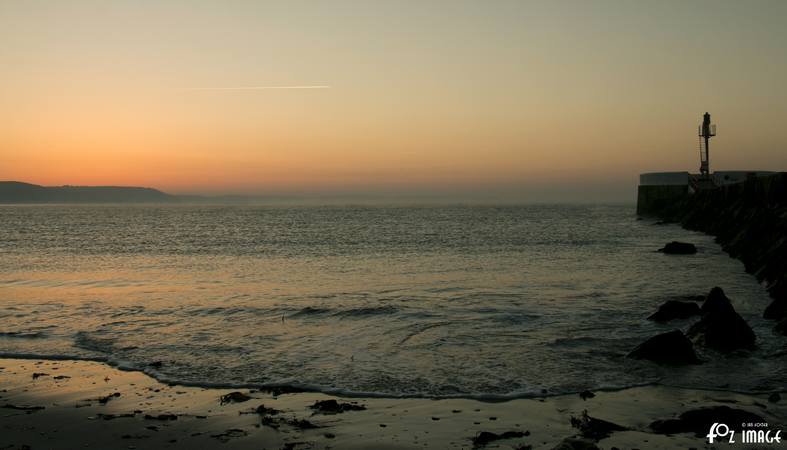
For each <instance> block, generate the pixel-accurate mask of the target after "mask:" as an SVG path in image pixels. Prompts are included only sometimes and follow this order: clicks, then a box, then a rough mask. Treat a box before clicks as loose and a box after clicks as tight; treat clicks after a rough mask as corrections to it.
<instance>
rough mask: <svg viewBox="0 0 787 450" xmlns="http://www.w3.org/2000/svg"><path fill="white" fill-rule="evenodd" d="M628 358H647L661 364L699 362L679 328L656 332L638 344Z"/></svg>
mask: <svg viewBox="0 0 787 450" xmlns="http://www.w3.org/2000/svg"><path fill="white" fill-rule="evenodd" d="M628 357H629V358H634V359H647V360H650V361H653V362H657V363H662V364H676V365H677V364H699V363H700V360H699V358H697V354H696V353H694V346H693V345H692V343H691V341H690V340H689V339H688V338H686V336H684V335H683V333H682V332H681V331H680V330H673V331H670V332H667V333H662V334H658V335H656V336H653V337H652V338H650V339H648V340H647V341H645V342H643V343H641V344H639V345H638V346H637V347H636V348H635V349H634V350H632V351H631V353H629V354H628Z"/></svg>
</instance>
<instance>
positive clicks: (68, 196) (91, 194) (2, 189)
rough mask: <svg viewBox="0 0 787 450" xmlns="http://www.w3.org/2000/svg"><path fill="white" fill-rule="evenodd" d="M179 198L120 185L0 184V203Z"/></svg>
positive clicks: (143, 201)
mask: <svg viewBox="0 0 787 450" xmlns="http://www.w3.org/2000/svg"><path fill="white" fill-rule="evenodd" d="M173 201H178V197H176V196H174V195H169V194H166V193H164V192H161V191H159V190H156V189H151V188H144V187H121V186H39V185H37V184H29V183H22V182H19V181H0V203H162V202H173Z"/></svg>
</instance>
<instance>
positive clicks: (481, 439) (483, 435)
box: [472, 431, 525, 448]
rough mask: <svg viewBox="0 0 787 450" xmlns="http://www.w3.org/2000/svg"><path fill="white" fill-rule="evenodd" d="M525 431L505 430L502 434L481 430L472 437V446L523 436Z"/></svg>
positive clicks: (477, 446) (478, 446)
mask: <svg viewBox="0 0 787 450" xmlns="http://www.w3.org/2000/svg"><path fill="white" fill-rule="evenodd" d="M524 436H525V433H524V432H522V431H506V432H505V433H502V434H497V433H492V432H491V431H482V432H480V433H478V434H477V435H476V436H475V437H474V438H473V439H472V441H473V448H480V447H483V446H485V445H486V444H488V443H490V442H493V441H497V440H500V439H514V438H521V437H524Z"/></svg>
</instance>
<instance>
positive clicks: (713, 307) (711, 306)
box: [700, 286, 735, 314]
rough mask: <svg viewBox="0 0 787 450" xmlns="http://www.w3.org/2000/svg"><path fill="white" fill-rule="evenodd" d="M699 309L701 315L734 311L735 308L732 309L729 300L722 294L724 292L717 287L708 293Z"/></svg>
mask: <svg viewBox="0 0 787 450" xmlns="http://www.w3.org/2000/svg"><path fill="white" fill-rule="evenodd" d="M700 309H701V310H702V314H707V313H709V312H723V311H730V310H733V311H734V310H735V308H733V307H732V302H731V301H730V299H729V298H727V296H726V295H725V294H724V290H722V288H720V287H718V286H716V287H714V288H713V289H711V290H710V292H708V295H706V296H705V299H704V300H703V302H702V307H701V308H700Z"/></svg>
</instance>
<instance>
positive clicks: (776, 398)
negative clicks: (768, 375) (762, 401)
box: [768, 392, 782, 403]
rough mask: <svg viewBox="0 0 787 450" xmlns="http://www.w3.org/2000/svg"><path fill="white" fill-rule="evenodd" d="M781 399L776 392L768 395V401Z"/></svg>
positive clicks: (775, 401)
mask: <svg viewBox="0 0 787 450" xmlns="http://www.w3.org/2000/svg"><path fill="white" fill-rule="evenodd" d="M781 399H782V396H781V395H779V393H778V392H774V393H773V394H771V395H769V396H768V401H769V402H771V403H779V401H781Z"/></svg>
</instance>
